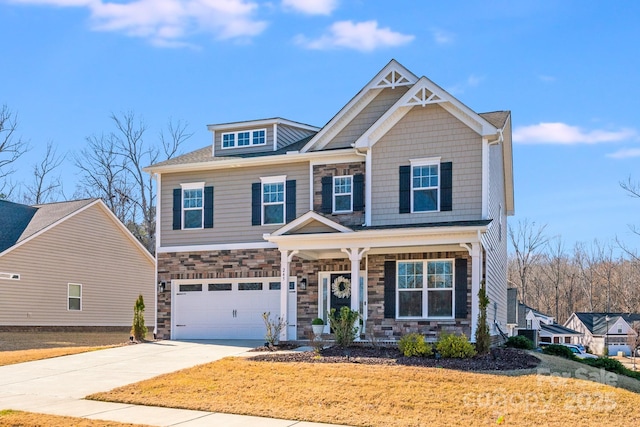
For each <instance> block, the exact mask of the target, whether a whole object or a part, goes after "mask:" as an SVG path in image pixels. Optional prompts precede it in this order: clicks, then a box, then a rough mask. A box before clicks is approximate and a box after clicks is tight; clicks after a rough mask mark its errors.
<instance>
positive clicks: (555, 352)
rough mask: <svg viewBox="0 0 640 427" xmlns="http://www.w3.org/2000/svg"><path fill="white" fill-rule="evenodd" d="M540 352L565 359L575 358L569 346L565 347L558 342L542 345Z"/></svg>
mask: <svg viewBox="0 0 640 427" xmlns="http://www.w3.org/2000/svg"><path fill="white" fill-rule="evenodd" d="M542 352H543V353H544V354H550V355H552V356H560V357H564V358H565V359H570V360H575V356H574V355H573V352H572V351H571V349H569V347H565V346H564V345H560V344H550V345H548V346H546V347H542Z"/></svg>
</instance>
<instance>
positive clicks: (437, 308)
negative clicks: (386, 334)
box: [396, 259, 454, 319]
mask: <svg viewBox="0 0 640 427" xmlns="http://www.w3.org/2000/svg"><path fill="white" fill-rule="evenodd" d="M453 272H454V266H453V260H451V259H444V260H442V259H438V260H416V261H398V265H397V278H396V279H397V281H396V283H397V286H396V288H397V289H396V290H397V298H396V301H397V303H396V304H397V307H396V313H397V317H398V318H416V319H420V318H444V319H452V318H453V316H454V286H453V284H454V277H453Z"/></svg>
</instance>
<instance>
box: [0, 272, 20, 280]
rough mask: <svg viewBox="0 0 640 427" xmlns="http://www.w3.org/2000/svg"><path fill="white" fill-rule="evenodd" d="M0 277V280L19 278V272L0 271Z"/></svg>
mask: <svg viewBox="0 0 640 427" xmlns="http://www.w3.org/2000/svg"><path fill="white" fill-rule="evenodd" d="M0 279H2V280H20V274H19V273H2V272H0Z"/></svg>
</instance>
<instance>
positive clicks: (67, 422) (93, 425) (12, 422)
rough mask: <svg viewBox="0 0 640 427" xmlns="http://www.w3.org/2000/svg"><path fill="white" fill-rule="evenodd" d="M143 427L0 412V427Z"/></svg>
mask: <svg viewBox="0 0 640 427" xmlns="http://www.w3.org/2000/svg"><path fill="white" fill-rule="evenodd" d="M5 426H6V427H42V426H47V427H68V426H75V427H144V426H142V425H140V424H126V423H125V424H123V423H118V422H115V421H104V420H89V419H86V418H75V417H62V416H58V415H46V414H35V413H31V412H22V411H11V410H6V411H0V427H5Z"/></svg>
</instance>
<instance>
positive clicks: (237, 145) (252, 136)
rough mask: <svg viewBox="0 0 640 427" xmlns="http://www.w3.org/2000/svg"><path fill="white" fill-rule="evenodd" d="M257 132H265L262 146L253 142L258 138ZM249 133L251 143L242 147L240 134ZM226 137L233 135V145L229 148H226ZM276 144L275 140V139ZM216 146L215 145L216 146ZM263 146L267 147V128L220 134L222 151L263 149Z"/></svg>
mask: <svg viewBox="0 0 640 427" xmlns="http://www.w3.org/2000/svg"><path fill="white" fill-rule="evenodd" d="M274 126H275V125H274ZM257 132H264V142H262V143H260V144H255V143H254V142H253V141H254V139H255V137H256V135H255V134H256V133H257ZM241 133H242V134H244V133H248V134H249V140H248V141H249V143H248V144H244V145H240V138H239V137H240V134H241ZM226 135H233V145H229V146H228V147H225V146H224V137H225V136H226ZM274 144H275V139H274ZM214 145H215V144H214ZM263 145H267V128H260V129H241V130H236V131H232V132H223V133H221V134H220V149H221V150H231V149H239V148H248V147H262V146H263Z"/></svg>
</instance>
